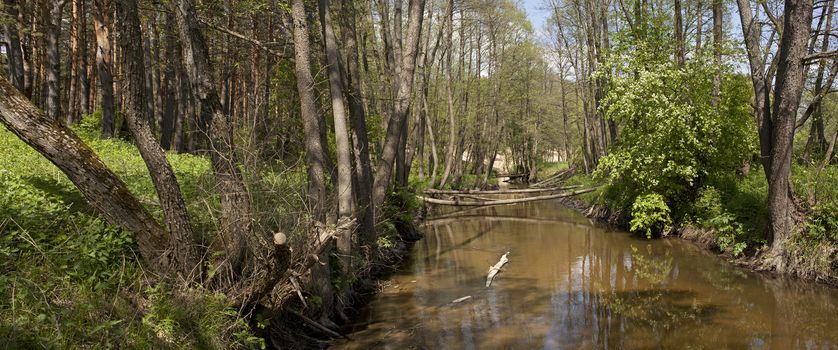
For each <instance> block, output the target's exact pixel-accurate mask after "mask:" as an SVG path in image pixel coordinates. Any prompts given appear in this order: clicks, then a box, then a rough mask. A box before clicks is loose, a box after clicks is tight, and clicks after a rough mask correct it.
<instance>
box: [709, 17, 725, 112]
mask: <svg viewBox="0 0 838 350" xmlns="http://www.w3.org/2000/svg"><path fill="white" fill-rule="evenodd" d="M722 7H723V5H722V0H713V59H714V62H713V63H715V64H716V74H715V75H714V76H713V99H712V100H711V104H712V106H713V107H714V108H716V109H718V108H719V105H720V104H721V89H722V44H723V42H722V41H723V40H724V37H723V35H724V33H723V32H722V21H723V20H724V19H723V15H722Z"/></svg>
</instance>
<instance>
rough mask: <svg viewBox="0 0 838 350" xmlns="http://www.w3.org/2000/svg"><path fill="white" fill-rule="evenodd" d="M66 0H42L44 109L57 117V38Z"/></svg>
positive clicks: (59, 57) (59, 61)
mask: <svg viewBox="0 0 838 350" xmlns="http://www.w3.org/2000/svg"><path fill="white" fill-rule="evenodd" d="M67 1H68V0H55V1H44V2H43V10H42V11H43V12H42V13H43V17H42V18H43V19H44V40H45V44H46V61H47V62H46V66H47V67H46V68H47V70H46V85H47V86H46V95H45V99H46V100H45V101H44V110H45V111H46V113H47V116H48V117H50V118H53V119H57V118H58V114H59V113H60V112H61V88H60V86H61V56H60V54H59V47H58V46H59V39H60V37H61V19H62V14H63V10H64V5H65V4H66V3H67Z"/></svg>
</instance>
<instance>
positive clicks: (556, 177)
mask: <svg viewBox="0 0 838 350" xmlns="http://www.w3.org/2000/svg"><path fill="white" fill-rule="evenodd" d="M574 170H576V169H575V168H567V169H565V170H562V171H559V172H557V173H555V174H553V175H551V176H549V177H547V178H546V179H544V180H541V181H539V182H537V183H535V184H533V185H532V187H544V186H553V185H554V184H556V183H558V182H561V181H563V180H565V179H567V177H568V175H571V174H573V171H574Z"/></svg>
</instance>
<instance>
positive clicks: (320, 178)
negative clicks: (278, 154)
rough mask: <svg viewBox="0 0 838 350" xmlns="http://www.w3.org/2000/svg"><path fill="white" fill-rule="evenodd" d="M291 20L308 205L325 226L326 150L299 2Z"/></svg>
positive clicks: (294, 4)
mask: <svg viewBox="0 0 838 350" xmlns="http://www.w3.org/2000/svg"><path fill="white" fill-rule="evenodd" d="M291 17H292V21H293V28H294V58H295V60H294V73H295V75H296V77H297V92H298V94H299V98H300V113H301V114H302V117H303V130H304V132H305V148H306V161H307V163H308V182H309V190H308V191H309V193H308V197H309V205H310V206H311V209H312V213H314V219H315V220H318V221H321V222H325V219H326V212H325V205H326V163H327V160H326V156H327V154H326V148H325V146H326V145H325V144H324V143H323V142H322V139H321V135H320V133H321V132H320V129H321V124H322V122H321V121H320V120H319V119H320V115H319V114H318V112H317V105H316V102H315V97H314V90H313V89H314V78H313V77H312V75H311V68H310V66H311V47H310V46H311V45H310V43H309V39H308V22H307V21H306V9H305V3H304V1H303V0H293V1H292V3H291Z"/></svg>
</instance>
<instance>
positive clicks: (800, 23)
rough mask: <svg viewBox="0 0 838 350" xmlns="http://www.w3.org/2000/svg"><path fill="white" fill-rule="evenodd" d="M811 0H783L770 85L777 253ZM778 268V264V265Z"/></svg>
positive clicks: (785, 226) (785, 219)
mask: <svg viewBox="0 0 838 350" xmlns="http://www.w3.org/2000/svg"><path fill="white" fill-rule="evenodd" d="M812 7H813V4H812V0H787V1H786V4H785V9H784V15H783V35H782V39H781V41H780V46H779V50H778V51H779V52H778V55H779V65H778V66H777V78H776V83H775V87H774V103H773V105H772V114H773V119H774V120H773V121H772V123H771V153H770V157H771V158H770V163H769V171H768V172H767V177H768V217H769V232H768V238H769V241H771V251H772V253H774V254H777V255H779V254H780V252H781V251H782V249H783V244H784V243H785V241H786V239H787V238H788V236H789V235H790V233H791V231H792V228H793V225H794V217H795V213H796V209H795V205H794V202H793V201H794V199H793V198H792V189H791V183H790V179H789V176H790V173H791V160H792V154H793V141H794V129H795V124H796V119H797V109H798V106H799V104H800V97H801V94H802V93H803V84H804V78H805V76H804V75H805V74H804V72H805V67H804V64H803V57H804V56H805V55H806V43H807V42H808V40H809V29H810V24H811V22H812ZM778 268H780V269H782V265H780V266H778Z"/></svg>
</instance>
